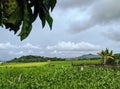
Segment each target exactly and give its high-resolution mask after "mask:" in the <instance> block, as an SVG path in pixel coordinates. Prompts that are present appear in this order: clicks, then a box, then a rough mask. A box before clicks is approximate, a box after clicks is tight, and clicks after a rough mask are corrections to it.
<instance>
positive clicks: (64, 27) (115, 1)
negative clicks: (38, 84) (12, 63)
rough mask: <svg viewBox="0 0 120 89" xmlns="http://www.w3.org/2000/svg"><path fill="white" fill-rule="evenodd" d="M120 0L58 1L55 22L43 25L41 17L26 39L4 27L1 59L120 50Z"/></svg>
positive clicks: (63, 55) (68, 55)
mask: <svg viewBox="0 0 120 89" xmlns="http://www.w3.org/2000/svg"><path fill="white" fill-rule="evenodd" d="M119 3H120V0H58V2H57V5H56V7H55V8H54V11H53V12H52V13H51V15H52V17H53V19H54V23H53V29H52V31H50V29H49V27H48V25H46V27H45V28H44V29H42V27H41V22H40V20H39V18H38V19H37V20H36V21H35V22H34V24H33V29H32V32H31V34H30V35H29V37H28V38H27V39H25V40H24V41H22V42H21V41H20V38H19V37H18V36H17V34H16V35H14V33H13V32H10V31H8V30H6V29H4V28H1V27H0V60H9V59H12V58H14V57H20V56H22V55H39V56H48V57H77V56H80V55H82V54H88V53H93V54H96V53H97V52H99V51H101V50H102V49H105V48H109V49H110V50H113V51H114V52H120V5H119Z"/></svg>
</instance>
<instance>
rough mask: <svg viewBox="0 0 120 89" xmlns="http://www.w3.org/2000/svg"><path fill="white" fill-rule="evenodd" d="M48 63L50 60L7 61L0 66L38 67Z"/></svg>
mask: <svg viewBox="0 0 120 89" xmlns="http://www.w3.org/2000/svg"><path fill="white" fill-rule="evenodd" d="M46 64H48V62H33V63H6V64H1V65H0V67H38V66H43V65H46Z"/></svg>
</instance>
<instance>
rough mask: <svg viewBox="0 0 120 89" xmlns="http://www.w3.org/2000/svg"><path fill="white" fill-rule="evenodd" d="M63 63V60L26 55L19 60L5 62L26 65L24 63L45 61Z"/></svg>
mask: <svg viewBox="0 0 120 89" xmlns="http://www.w3.org/2000/svg"><path fill="white" fill-rule="evenodd" d="M48 60H50V61H65V59H62V58H56V57H53V58H51V57H43V56H33V55H27V56H22V57H19V58H14V59H12V60H10V61H7V62H8V63H11V62H12V63H14V62H15V63H16V62H21V63H24V62H25V63H26V62H46V61H48Z"/></svg>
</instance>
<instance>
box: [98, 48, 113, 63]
mask: <svg viewBox="0 0 120 89" xmlns="http://www.w3.org/2000/svg"><path fill="white" fill-rule="evenodd" d="M98 55H100V56H102V58H103V64H113V63H114V62H115V59H114V54H113V51H112V50H111V51H109V49H107V48H106V49H105V50H102V51H101V52H99V53H98Z"/></svg>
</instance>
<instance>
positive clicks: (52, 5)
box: [49, 0, 57, 11]
mask: <svg viewBox="0 0 120 89" xmlns="http://www.w3.org/2000/svg"><path fill="white" fill-rule="evenodd" d="M56 3H57V0H49V5H50V7H51V11H53V9H54V7H55V5H56Z"/></svg>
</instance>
